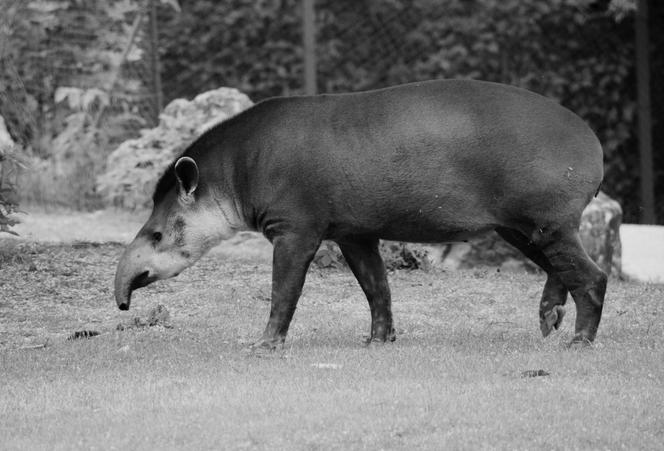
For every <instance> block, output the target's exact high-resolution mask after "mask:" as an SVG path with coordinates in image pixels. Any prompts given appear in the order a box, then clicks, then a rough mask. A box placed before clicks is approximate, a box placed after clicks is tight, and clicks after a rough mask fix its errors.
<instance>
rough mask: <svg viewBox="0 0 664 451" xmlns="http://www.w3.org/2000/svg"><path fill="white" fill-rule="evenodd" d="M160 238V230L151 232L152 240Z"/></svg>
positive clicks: (158, 240) (155, 240)
mask: <svg viewBox="0 0 664 451" xmlns="http://www.w3.org/2000/svg"><path fill="white" fill-rule="evenodd" d="M161 238H162V235H161V232H154V233H153V234H152V241H154V242H155V243H158V242H160V241H161Z"/></svg>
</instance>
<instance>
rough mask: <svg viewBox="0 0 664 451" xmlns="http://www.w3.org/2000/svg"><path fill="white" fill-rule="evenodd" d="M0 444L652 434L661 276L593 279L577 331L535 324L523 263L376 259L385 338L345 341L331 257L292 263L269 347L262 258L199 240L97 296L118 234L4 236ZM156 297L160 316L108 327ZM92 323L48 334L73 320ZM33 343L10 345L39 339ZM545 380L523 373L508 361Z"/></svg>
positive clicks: (357, 323) (354, 442)
mask: <svg viewBox="0 0 664 451" xmlns="http://www.w3.org/2000/svg"><path fill="white" fill-rule="evenodd" d="M5 246H9V247H6V248H5V250H4V252H0V254H1V255H4V258H3V259H2V260H1V261H0V271H1V272H2V277H1V278H0V284H1V285H0V293H2V294H0V331H1V332H0V378H1V380H2V384H1V385H0V437H2V445H0V447H2V448H3V449H120V448H125V449H178V448H179V449H184V448H186V449H268V448H269V449H478V448H479V449H481V448H485V449H486V448H498V449H532V448H546V449H620V448H628V449H654V448H658V447H660V446H661V443H663V442H664V414H662V412H664V382H663V378H664V325H663V324H662V310H661V302H662V299H664V287H662V286H656V285H638V284H631V283H622V282H617V281H612V283H611V285H610V288H609V292H608V295H607V300H606V307H605V315H604V319H603V322H602V325H601V327H600V333H599V335H598V338H597V343H596V345H595V346H594V347H593V348H591V349H581V350H568V349H567V348H566V346H565V343H566V342H567V341H568V340H569V339H570V338H571V336H572V330H571V329H572V324H573V320H574V312H573V311H574V309H573V306H572V305H570V306H569V308H568V317H567V318H565V327H564V330H562V331H560V332H558V333H556V334H554V335H553V336H552V337H550V338H548V339H547V340H543V339H541V338H540V337H539V330H538V325H537V302H538V297H539V293H540V292H541V288H542V285H543V283H544V278H543V276H541V275H528V274H505V273H500V274H499V273H495V272H494V271H492V270H475V271H468V272H459V273H422V272H395V273H393V274H391V277H390V280H391V284H392V287H393V292H394V299H395V302H394V311H395V317H396V321H397V332H398V338H397V341H396V342H395V343H392V344H388V345H382V346H372V347H370V348H366V347H364V346H363V345H362V344H361V342H362V335H363V334H364V333H365V332H367V331H368V328H369V315H368V308H367V306H366V301H365V300H364V299H363V297H362V294H361V291H360V290H359V288H358V287H357V284H356V282H355V281H354V280H353V279H352V276H351V275H350V274H349V273H346V272H342V271H334V270H326V271H322V270H317V269H314V270H312V271H310V274H309V277H308V280H307V284H306V286H305V292H304V295H303V298H302V300H301V301H300V304H299V307H298V311H297V313H296V316H295V321H294V323H293V326H292V329H291V333H290V336H289V339H288V341H287V345H286V347H285V348H284V349H283V350H281V351H279V352H276V353H274V354H272V355H269V356H266V357H265V356H264V357H258V356H255V355H252V354H249V353H247V352H246V351H245V349H246V347H247V345H248V344H250V343H251V342H252V340H254V339H256V338H257V337H258V336H259V335H260V333H261V331H262V328H263V326H264V322H265V320H266V319H267V314H268V311H269V304H268V302H266V299H267V296H268V293H269V286H270V266H269V263H267V262H265V261H264V260H257V259H248V258H245V259H242V258H237V257H234V258H229V257H228V255H226V254H224V253H223V252H222V253H216V254H214V255H212V256H210V257H208V258H206V259H204V260H203V261H201V262H200V264H199V265H198V266H196V267H195V268H192V269H190V270H188V271H186V272H185V273H183V274H182V275H181V276H180V277H179V278H177V279H174V280H171V281H166V282H162V283H158V284H155V285H154V286H151V287H148V288H146V289H144V290H142V291H139V292H137V293H136V295H135V298H134V301H133V310H132V311H130V312H119V311H117V310H116V308H115V306H114V304H113V301H112V299H111V288H112V286H111V282H112V277H113V271H114V265H115V261H116V259H117V257H118V256H119V253H120V252H121V248H120V247H119V246H115V245H103V246H98V247H85V246H83V247H77V248H71V247H60V246H50V247H45V246H38V245H20V244H16V243H14V244H11V245H8V244H6V245H5ZM156 303H161V304H164V305H165V306H166V307H167V308H168V309H169V310H170V312H171V322H172V324H173V326H174V327H173V328H171V329H167V328H162V327H154V328H140V329H131V330H125V331H122V332H120V331H116V330H115V325H116V324H117V323H119V322H121V321H123V322H126V321H128V320H129V319H130V318H131V317H133V316H135V315H142V316H144V315H145V312H146V311H147V310H148V308H149V307H151V306H153V305H154V304H156ZM83 329H92V330H98V331H100V332H102V334H101V335H99V336H98V337H95V338H92V339H89V340H74V341H66V340H65V338H66V337H67V336H68V335H69V334H71V333H72V332H74V331H76V330H83ZM47 338H48V340H49V341H48V344H47V346H46V347H45V348H38V349H26V347H29V346H33V345H39V344H43V343H44V342H45V341H46V339H47ZM539 369H542V370H545V371H547V372H548V373H550V375H549V376H544V377H534V378H524V377H522V372H523V371H526V370H539Z"/></svg>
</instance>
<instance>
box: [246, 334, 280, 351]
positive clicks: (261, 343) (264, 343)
mask: <svg viewBox="0 0 664 451" xmlns="http://www.w3.org/2000/svg"><path fill="white" fill-rule="evenodd" d="M283 344H284V340H279V339H277V340H266V339H264V338H261V339H260V340H258V341H257V342H256V343H254V344H252V345H251V346H249V351H250V353H251V354H255V355H259V354H265V353H270V352H273V351H275V350H276V349H277V347H279V346H283Z"/></svg>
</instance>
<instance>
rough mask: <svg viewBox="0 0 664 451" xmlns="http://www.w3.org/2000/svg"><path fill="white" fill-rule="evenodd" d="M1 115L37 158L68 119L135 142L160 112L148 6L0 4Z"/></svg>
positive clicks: (8, 1) (4, 0) (150, 5)
mask: <svg viewBox="0 0 664 451" xmlns="http://www.w3.org/2000/svg"><path fill="white" fill-rule="evenodd" d="M0 7H1V8H2V10H3V14H2V16H0V29H1V30H2V35H3V36H2V38H3V39H1V40H0V41H1V42H2V44H0V64H1V65H2V67H3V70H2V75H0V76H1V77H2V79H1V82H2V83H0V114H1V115H2V116H3V117H4V118H5V121H6V122H7V124H8V128H9V129H10V130H11V132H12V135H13V137H14V139H16V140H18V141H19V142H20V144H22V145H23V146H26V147H31V148H32V149H33V150H34V151H36V152H37V153H39V152H40V151H41V150H42V149H41V147H42V146H47V145H48V144H49V142H50V140H52V139H55V138H56V137H57V136H58V134H60V133H62V132H63V130H65V129H66V127H67V117H68V116H70V115H72V114H74V113H85V114H86V121H89V122H97V123H98V124H100V125H102V126H108V127H110V128H111V129H112V130H113V131H112V136H111V138H112V139H111V140H112V141H117V140H121V139H125V138H126V137H128V136H131V135H135V134H136V133H137V132H138V131H139V130H140V128H142V127H145V126H146V125H149V124H150V123H152V122H154V121H155V120H156V118H157V115H158V112H159V95H158V91H157V89H156V83H155V80H157V74H156V69H157V67H156V64H154V60H153V59H152V54H153V53H154V52H155V51H156V42H155V41H154V39H155V36H154V33H152V32H151V31H152V26H153V24H152V23H151V20H152V19H153V18H154V17H153V15H152V14H150V12H151V8H154V3H153V2H141V3H135V4H132V3H124V4H123V3H119V2H108V3H107V2H102V1H85V2H25V1H21V0H2V1H1V2H0Z"/></svg>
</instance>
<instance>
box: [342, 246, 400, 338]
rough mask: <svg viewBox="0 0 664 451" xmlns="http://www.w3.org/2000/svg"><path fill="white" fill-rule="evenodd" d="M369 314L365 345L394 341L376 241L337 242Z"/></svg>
mask: <svg viewBox="0 0 664 451" xmlns="http://www.w3.org/2000/svg"><path fill="white" fill-rule="evenodd" d="M338 244H339V247H340V248H341V252H342V253H343V256H344V258H345V259H346V261H347V262H348V266H350V269H351V271H353V274H354V275H355V278H356V279H357V281H358V282H359V283H360V287H362V291H364V294H365V295H366V296H367V300H368V301H369V309H370V310H371V336H370V337H369V340H368V342H371V341H373V340H376V341H383V342H384V341H394V339H395V338H396V337H395V334H394V327H393V325H392V300H391V296H390V287H389V285H388V284H387V272H386V271H385V264H384V263H383V259H382V258H381V256H380V253H379V252H378V239H373V238H371V239H364V240H359V239H354V240H343V241H339V242H338Z"/></svg>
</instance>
